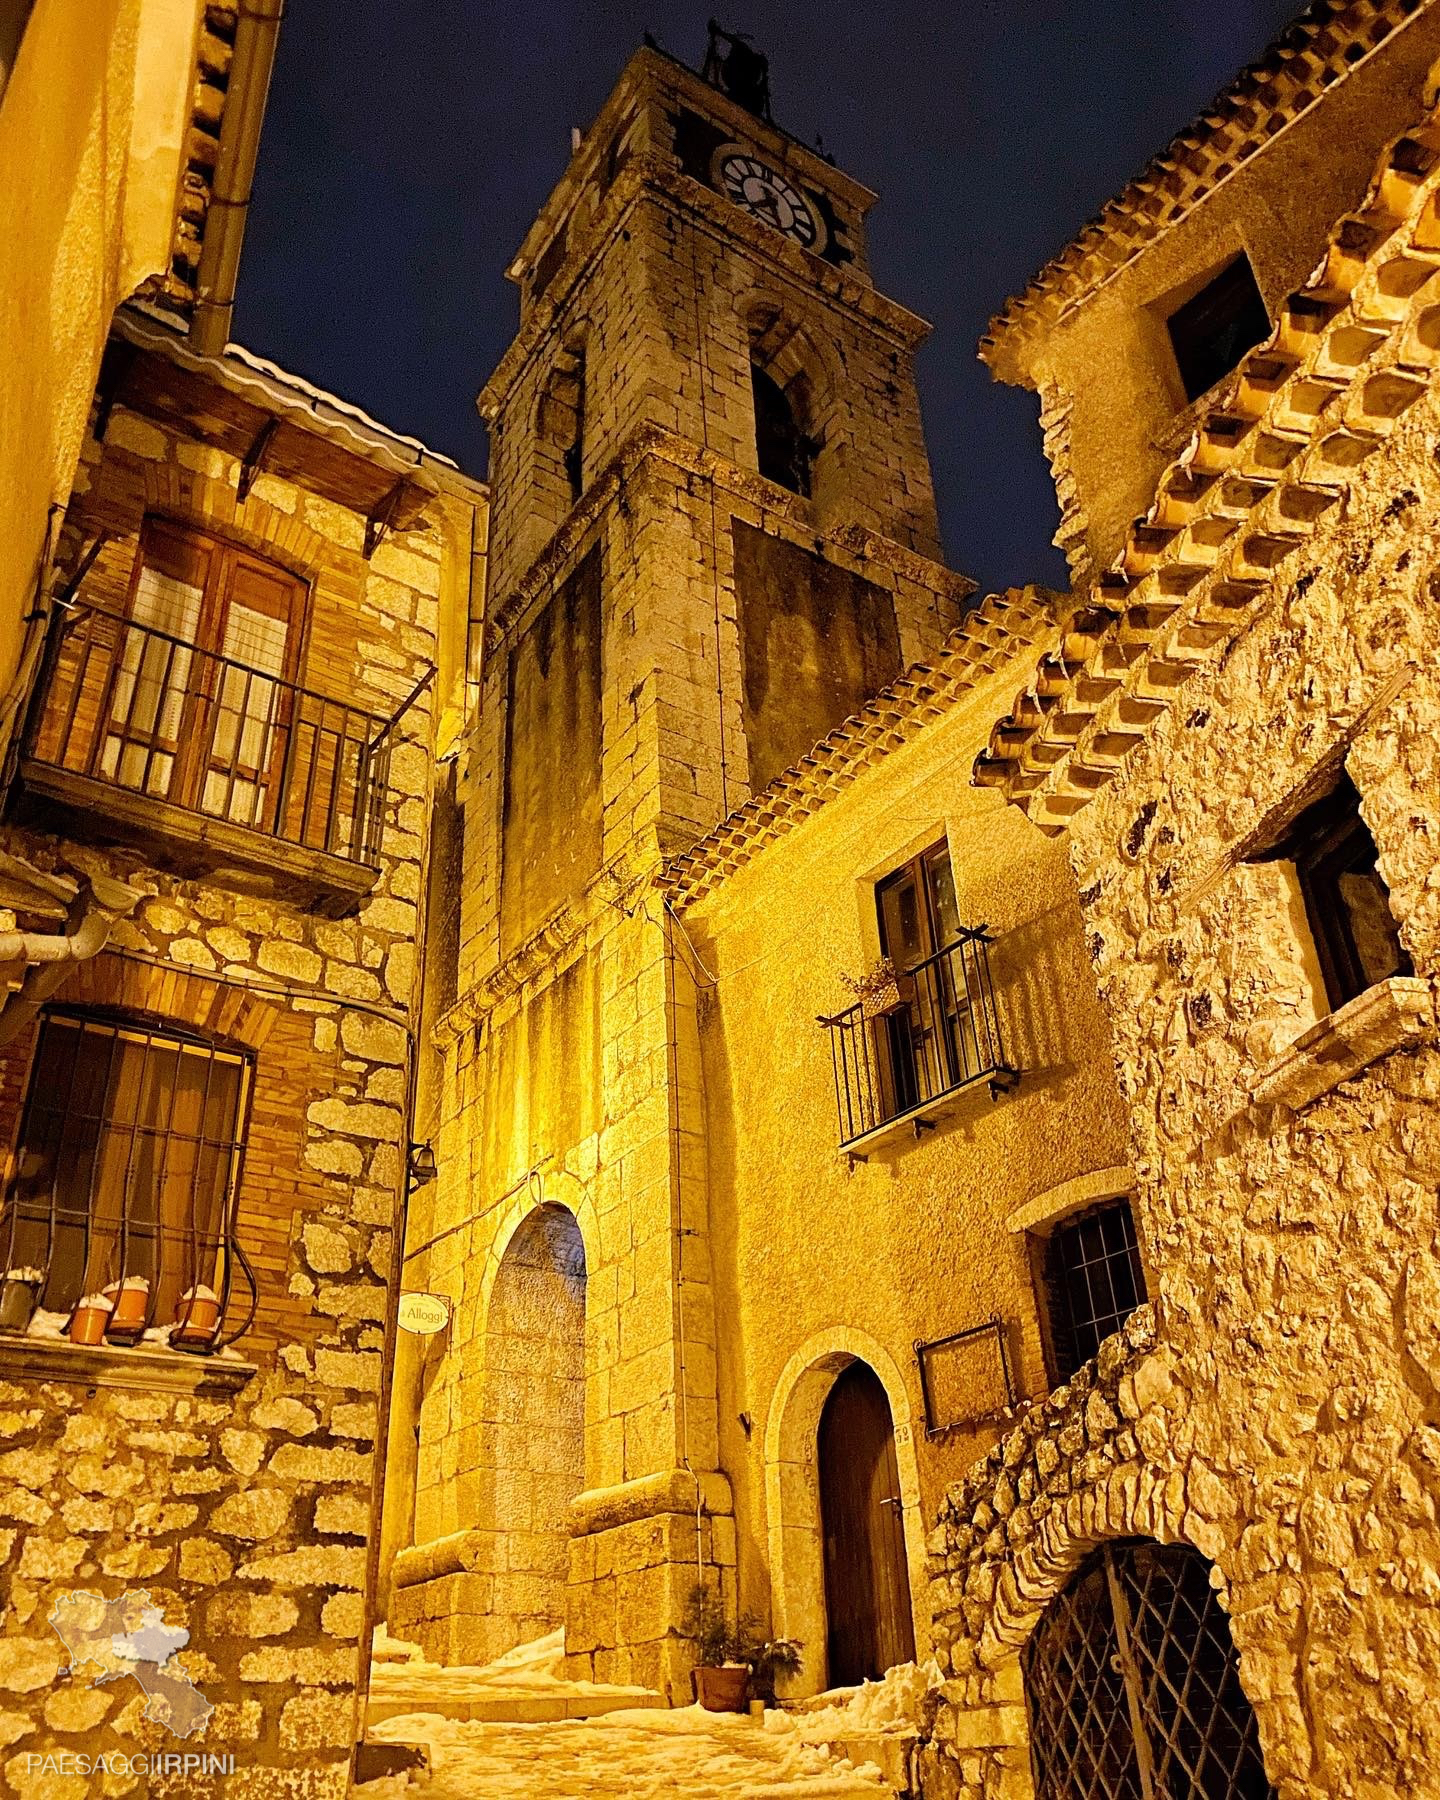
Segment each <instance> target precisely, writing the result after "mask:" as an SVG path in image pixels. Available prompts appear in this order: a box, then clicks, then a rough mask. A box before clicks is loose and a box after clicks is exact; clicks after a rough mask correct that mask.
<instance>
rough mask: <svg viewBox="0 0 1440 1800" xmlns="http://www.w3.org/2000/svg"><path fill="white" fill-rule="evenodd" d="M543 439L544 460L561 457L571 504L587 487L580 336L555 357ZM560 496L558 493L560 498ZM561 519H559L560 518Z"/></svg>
mask: <svg viewBox="0 0 1440 1800" xmlns="http://www.w3.org/2000/svg"><path fill="white" fill-rule="evenodd" d="M539 427H540V441H541V444H542V446H543V447H544V450H545V456H544V457H543V458H542V464H543V463H549V464H550V467H552V468H553V467H554V464H553V463H552V462H550V459H551V458H554V459H555V460H556V461H558V463H559V465H560V469H561V470H563V472H564V477H565V492H564V498H565V499H568V501H569V503H570V505H571V506H573V505H574V504H575V502H576V501H577V500H578V499H579V498H580V496H581V494H583V493H584V491H585V348H584V343H583V341H580V340H577V341H574V342H572V343H570V344H569V345H567V347H566V348H565V349H563V350H561V351H559V352H558V354H557V355H556V358H555V363H554V366H553V368H552V369H551V371H550V375H549V379H548V380H547V381H546V384H545V391H544V393H543V394H542V395H541V398H540V415H539ZM559 498H560V496H558V495H557V499H559ZM557 522H558V521H557Z"/></svg>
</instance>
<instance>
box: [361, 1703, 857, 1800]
mask: <svg viewBox="0 0 1440 1800" xmlns="http://www.w3.org/2000/svg"><path fill="white" fill-rule="evenodd" d="M372 1736H374V1737H377V1738H384V1739H387V1740H390V1741H392V1742H400V1743H412V1744H413V1743H417V1742H420V1743H426V1744H428V1745H429V1748H430V1756H431V1762H432V1773H431V1775H430V1778H429V1780H428V1781H423V1780H422V1781H420V1782H417V1781H415V1780H413V1779H412V1778H408V1777H407V1778H402V1777H400V1776H388V1777H386V1778H385V1779H384V1780H381V1781H372V1782H368V1783H367V1784H366V1785H365V1786H364V1787H361V1788H357V1789H356V1793H357V1795H358V1796H360V1797H361V1800H476V1797H477V1796H480V1795H484V1796H485V1800H537V1796H540V1795H543V1796H544V1797H545V1800H674V1797H676V1796H680V1795H687V1794H688V1795H693V1796H695V1800H701V1797H703V1800H879V1797H880V1796H883V1795H887V1794H890V1793H891V1789H889V1788H888V1787H887V1786H886V1785H885V1783H884V1782H883V1781H882V1780H881V1779H880V1773H879V1770H878V1769H876V1768H874V1767H873V1766H871V1765H868V1764H867V1765H862V1766H861V1767H859V1768H855V1767H853V1766H852V1765H851V1764H850V1763H848V1762H846V1761H844V1760H843V1759H841V1760H836V1759H834V1758H832V1757H831V1756H830V1755H829V1754H828V1753H827V1752H826V1751H825V1750H824V1749H822V1748H821V1747H820V1746H819V1745H816V1744H809V1743H806V1742H804V1741H803V1740H802V1739H801V1737H800V1735H799V1733H798V1732H796V1731H794V1730H793V1729H792V1730H790V1731H785V1730H773V1729H769V1728H768V1727H767V1728H766V1729H763V1730H762V1729H761V1727H760V1726H758V1725H757V1724H755V1723H754V1721H752V1720H751V1719H749V1718H747V1717H743V1716H741V1715H739V1714H735V1713H707V1712H705V1711H703V1710H702V1709H701V1708H700V1707H698V1706H687V1707H683V1708H677V1709H675V1710H673V1711H664V1712H660V1711H656V1712H645V1711H639V1712H634V1711H632V1712H618V1713H606V1714H604V1715H602V1716H601V1717H600V1718H596V1719H566V1720H563V1721H561V1722H558V1723H556V1724H549V1725H488V1724H471V1723H460V1722H458V1721H456V1720H454V1719H444V1718H441V1717H440V1716H439V1715H438V1714H436V1713H411V1714H408V1715H406V1716H405V1717H403V1718H398V1719H391V1720H389V1721H387V1722H386V1723H385V1724H384V1725H380V1726H377V1727H376V1728H375V1730H374V1731H373V1733H372Z"/></svg>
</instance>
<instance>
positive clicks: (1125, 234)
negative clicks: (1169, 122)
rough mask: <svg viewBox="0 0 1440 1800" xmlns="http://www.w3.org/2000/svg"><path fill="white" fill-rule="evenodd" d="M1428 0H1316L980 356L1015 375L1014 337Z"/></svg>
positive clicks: (1002, 317)
mask: <svg viewBox="0 0 1440 1800" xmlns="http://www.w3.org/2000/svg"><path fill="white" fill-rule="evenodd" d="M1423 3H1424V0H1312V4H1311V5H1309V6H1307V7H1306V8H1305V10H1304V12H1302V13H1301V14H1300V16H1299V17H1298V18H1297V19H1296V20H1295V21H1294V23H1293V24H1291V25H1290V26H1288V27H1287V28H1286V30H1285V31H1284V32H1283V33H1282V34H1281V36H1280V37H1279V38H1277V39H1276V41H1275V42H1274V43H1273V44H1272V45H1271V46H1270V48H1269V49H1268V50H1266V52H1265V53H1264V55H1263V56H1261V57H1260V59H1259V60H1258V61H1257V62H1254V63H1252V64H1251V65H1250V66H1249V67H1248V68H1246V69H1243V70H1242V71H1241V72H1240V74H1239V75H1238V76H1237V77H1236V78H1235V80H1234V81H1233V82H1232V83H1231V84H1230V85H1229V86H1228V87H1227V88H1225V89H1224V90H1223V91H1222V92H1221V93H1220V94H1218V95H1217V96H1216V97H1215V99H1214V100H1213V101H1212V102H1211V103H1210V105H1209V107H1207V108H1206V110H1205V111H1204V112H1203V113H1202V114H1201V115H1200V117H1199V118H1198V119H1196V120H1195V122H1194V123H1193V124H1192V125H1190V126H1188V127H1187V128H1186V129H1185V130H1184V131H1182V132H1181V133H1180V135H1179V136H1178V137H1176V138H1175V139H1174V140H1173V141H1172V142H1171V143H1170V144H1169V145H1168V146H1167V148H1166V149H1165V150H1163V151H1162V152H1161V153H1160V154H1159V155H1158V156H1156V157H1154V158H1153V159H1152V160H1151V161H1150V162H1149V163H1148V164H1147V165H1146V167H1145V168H1144V169H1142V170H1141V172H1140V173H1139V174H1138V175H1137V176H1136V177H1135V178H1134V180H1133V181H1131V182H1130V183H1129V184H1128V185H1127V186H1126V187H1125V188H1123V189H1122V190H1121V191H1120V193H1119V194H1117V195H1116V196H1115V198H1114V199H1112V200H1109V201H1107V202H1106V204H1105V205H1104V206H1103V207H1102V208H1101V210H1100V212H1099V213H1098V214H1097V215H1096V216H1095V218H1093V219H1091V220H1090V221H1089V222H1088V223H1087V224H1086V225H1085V226H1083V227H1082V229H1081V230H1080V231H1079V232H1078V233H1077V234H1076V236H1075V237H1074V238H1073V239H1072V240H1071V241H1070V243H1068V244H1067V245H1066V246H1065V248H1064V249H1063V250H1062V251H1060V253H1059V254H1058V255H1057V256H1055V257H1053V258H1052V259H1051V260H1050V261H1049V262H1048V263H1046V265H1045V266H1044V268H1042V269H1041V270H1040V271H1039V272H1038V273H1037V274H1036V275H1035V277H1034V278H1033V279H1032V280H1031V282H1030V283H1029V285H1028V286H1027V287H1026V288H1025V289H1024V290H1023V292H1021V293H1020V294H1018V295H1016V296H1015V297H1014V298H1012V299H1010V300H1008V301H1007V302H1006V303H1005V305H1004V306H1003V307H1002V308H1001V310H1000V311H999V312H998V313H997V314H996V315H995V317H994V318H993V319H991V321H990V323H989V326H988V327H987V328H986V332H985V335H984V337H982V338H981V340H980V356H981V360H982V361H984V362H986V363H988V364H989V365H990V367H991V368H992V369H994V370H995V372H996V374H997V375H999V376H1000V377H1001V378H1002V379H1004V380H1015V379H1018V373H1017V370H1016V368H1015V365H1014V363H1013V359H1012V356H1011V353H1010V350H1009V348H1008V346H1009V342H1010V340H1012V339H1013V338H1016V337H1018V336H1022V335H1028V334H1029V333H1030V332H1032V331H1034V330H1036V329H1039V328H1043V327H1044V326H1046V325H1048V324H1050V323H1052V322H1053V321H1054V320H1055V319H1056V318H1057V317H1058V316H1059V315H1060V313H1061V312H1062V311H1063V310H1064V309H1065V308H1066V307H1067V306H1069V305H1070V304H1072V303H1073V302H1074V301H1076V300H1078V299H1079V298H1080V297H1081V296H1082V295H1084V294H1085V293H1087V292H1089V290H1090V289H1091V288H1094V287H1097V286H1098V285H1099V284H1100V283H1101V282H1102V281H1104V280H1105V279H1106V278H1107V277H1109V276H1110V275H1112V274H1113V273H1114V272H1115V271H1116V269H1118V268H1120V267H1121V266H1122V265H1123V264H1124V263H1126V262H1128V261H1129V260H1130V259H1131V257H1133V256H1135V255H1137V254H1138V253H1139V252H1140V251H1141V250H1142V249H1143V248H1144V247H1145V245H1146V244H1147V243H1148V242H1150V240H1151V239H1152V238H1153V237H1155V236H1157V235H1158V234H1159V233H1160V232H1161V231H1163V230H1165V229H1166V228H1167V227H1168V226H1170V225H1172V224H1173V223H1174V222H1175V220H1176V219H1178V218H1180V217H1181V216H1182V215H1183V214H1185V213H1186V212H1188V211H1189V210H1190V209H1191V207H1193V206H1195V205H1196V204H1197V203H1198V202H1199V201H1200V200H1202V199H1203V198H1204V197H1205V196H1206V195H1207V194H1209V193H1211V192H1212V191H1213V190H1214V189H1215V188H1216V187H1218V186H1219V185H1220V183H1221V182H1222V181H1224V180H1225V179H1226V178H1227V177H1228V176H1229V175H1231V174H1233V173H1234V172H1235V170H1236V169H1237V168H1238V167H1239V166H1240V165H1241V164H1243V163H1244V162H1246V161H1248V160H1249V158H1250V157H1252V156H1254V155H1255V154H1256V153H1257V152H1258V151H1260V150H1262V149H1263V148H1264V147H1265V145H1266V143H1267V142H1268V140H1269V139H1270V138H1271V137H1273V136H1274V134H1275V133H1276V132H1278V131H1280V130H1282V129H1283V128H1284V127H1285V126H1286V125H1288V124H1289V123H1290V122H1291V121H1292V120H1294V119H1297V118H1298V117H1299V116H1300V115H1301V114H1302V113H1304V112H1306V111H1307V110H1308V109H1309V108H1310V107H1311V106H1313V105H1314V104H1315V102H1316V101H1317V100H1319V99H1320V98H1321V97H1322V95H1323V94H1324V93H1325V92H1326V90H1327V89H1328V88H1329V87H1331V86H1333V84H1334V83H1335V82H1336V81H1338V80H1339V79H1340V78H1341V77H1342V76H1343V75H1344V74H1346V72H1347V71H1348V70H1349V69H1350V68H1352V67H1353V66H1354V65H1355V63H1357V62H1359V61H1360V60H1361V59H1362V58H1363V57H1365V56H1366V55H1367V54H1368V53H1369V52H1370V51H1372V50H1374V49H1375V48H1376V47H1377V46H1378V45H1380V44H1382V43H1384V41H1385V40H1386V39H1387V38H1388V37H1390V36H1392V35H1393V34H1394V33H1395V32H1396V31H1398V30H1399V29H1400V27H1401V26H1403V25H1404V23H1405V22H1406V20H1407V19H1408V18H1410V17H1411V16H1412V15H1413V14H1414V13H1416V12H1417V11H1419V10H1420V7H1421V5H1422V4H1423Z"/></svg>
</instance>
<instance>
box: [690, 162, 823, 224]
mask: <svg viewBox="0 0 1440 1800" xmlns="http://www.w3.org/2000/svg"><path fill="white" fill-rule="evenodd" d="M715 173H716V178H717V181H718V184H719V186H720V188H721V189H722V191H723V192H724V193H726V194H728V195H729V196H730V198H731V199H732V200H733V201H734V202H735V204H736V205H737V206H743V207H744V208H745V210H746V212H748V213H750V214H752V215H753V216H754V217H755V218H757V219H760V220H762V221H763V222H764V223H765V224H766V225H770V226H773V227H774V229H775V230H776V231H779V232H783V233H784V235H785V236H786V237H788V238H789V239H790V240H791V242H792V243H796V244H799V245H801V246H802V248H804V249H806V250H818V249H820V247H821V245H822V243H823V241H824V226H823V225H822V224H821V222H820V220H819V219H818V218H817V217H816V216H815V212H814V209H813V208H812V206H811V205H810V202H809V201H808V200H807V199H806V198H805V196H804V195H803V194H802V193H801V192H800V190H799V188H797V187H796V186H795V185H794V184H793V182H790V181H787V180H786V178H785V177H784V176H783V175H780V174H777V172H776V171H775V170H774V169H772V168H770V167H769V166H768V164H766V163H763V162H761V161H760V159H759V157H757V156H751V155H750V153H749V151H748V150H742V149H740V148H739V147H738V146H737V145H734V144H729V145H727V146H726V147H725V148H724V149H723V150H721V151H720V152H719V153H718V155H717V157H716V168H715Z"/></svg>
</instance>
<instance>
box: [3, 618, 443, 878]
mask: <svg viewBox="0 0 1440 1800" xmlns="http://www.w3.org/2000/svg"><path fill="white" fill-rule="evenodd" d="M167 616H168V615H167ZM256 616H257V617H258V616H259V615H256ZM178 622H180V623H183V622H184V621H183V619H181V620H179V621H178ZM243 623H244V622H243V621H238V622H237V628H236V632H235V633H232V637H233V639H234V641H233V642H231V643H227V649H240V650H248V651H249V652H250V660H246V659H245V658H242V657H241V656H238V655H229V654H225V655H222V654H220V653H219V652H218V651H217V650H215V649H214V648H213V647H210V646H207V645H204V644H201V643H199V642H198V641H196V637H195V633H194V631H193V630H191V631H189V632H188V634H187V633H186V632H183V631H175V630H166V629H161V628H160V626H159V625H156V624H148V623H146V622H145V621H144V620H143V619H142V618H139V617H128V618H127V617H125V616H124V615H122V614H120V613H115V612H110V611H108V610H107V609H105V608H103V607H98V606H89V605H85V604H82V603H79V602H71V603H69V604H68V605H66V606H63V607H62V608H60V609H59V611H58V612H57V615H56V624H55V626H54V628H53V629H52V632H51V636H50V639H49V642H48V645H47V649H46V660H45V666H44V669H43V670H42V673H41V678H40V681H39V684H38V686H37V690H36V700H35V710H34V712H33V713H32V715H31V720H30V725H29V729H28V731H27V736H26V746H25V755H26V757H27V758H28V759H30V760H31V761H33V762H35V763H38V764H44V765H46V766H48V767H50V768H54V769H60V770H64V771H65V772H67V773H69V774H72V775H81V776H85V777H88V778H89V779H91V780H95V781H101V782H104V783H106V784H107V785H108V786H111V787H119V788H126V789H129V790H131V791H132V792H135V793H140V794H146V795H149V796H150V797H151V798H153V799H156V800H161V801H165V802H167V803H168V804H170V805H172V806H178V807H182V808H184V809H185V810H186V811H189V812H193V813H199V814H202V815H204V816H205V817H207V818H214V819H221V820H225V821H227V822H228V823H230V824H232V825H241V826H245V827H247V828H249V829H251V830H254V831H258V832H263V833H264V834H265V835H267V836H269V837H273V838H276V839H279V840H280V841H282V842H284V843H289V844H295V845H298V846H300V847H302V848H304V849H307V850H319V851H323V852H325V853H327V854H329V855H332V856H340V857H344V858H345V859H347V860H348V861H350V862H355V863H361V864H364V865H366V866H367V867H371V868H373V867H377V866H378V864H379V853H380V834H381V830H382V828H383V824H384V815H385V807H386V803H387V800H388V798H389V779H390V757H391V752H392V750H393V747H394V744H395V742H396V738H397V735H398V730H399V727H400V725H401V723H402V721H403V720H404V719H405V718H406V715H407V714H408V713H409V710H410V708H411V707H412V706H414V705H415V704H416V703H417V702H418V701H419V699H420V696H421V695H422V694H423V693H424V691H425V690H426V688H428V686H429V684H430V680H431V677H432V676H433V671H431V674H430V675H427V676H426V677H424V678H423V679H422V680H421V682H420V683H419V684H418V685H417V686H416V688H415V689H414V691H413V692H412V693H411V694H410V695H409V696H408V697H407V698H406V700H405V701H404V702H403V703H402V704H401V706H400V707H399V708H398V709H397V710H396V711H395V713H393V714H392V715H391V716H390V717H389V718H385V717H382V716H380V715H377V714H374V713H370V712H366V711H364V710H363V709H362V708H360V707H357V706H354V705H352V704H351V703H350V702H349V701H348V700H342V699H337V698H334V697H332V696H329V695H326V694H322V693H318V692H316V691H315V690H314V689H312V688H307V687H302V686H300V685H299V684H298V683H297V682H293V681H288V680H285V679H284V678H283V677H282V676H281V675H280V674H279V673H278V672H277V669H276V667H275V666H274V664H275V654H274V648H273V646H271V647H270V650H269V653H268V654H266V653H264V652H265V647H264V646H263V645H260V644H258V643H257V642H255V641H252V640H253V637H254V633H253V631H251V632H249V633H248V634H247V635H246V636H241V635H240V634H239V628H240V625H241V624H243ZM252 624H253V621H252Z"/></svg>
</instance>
